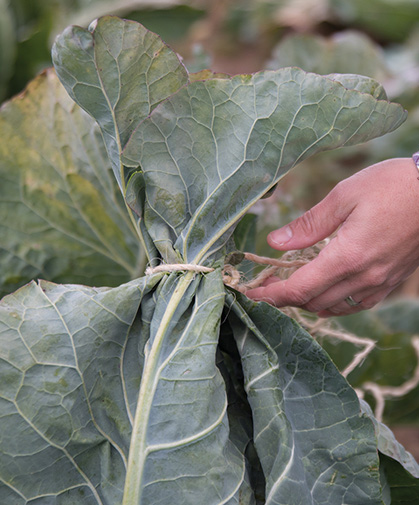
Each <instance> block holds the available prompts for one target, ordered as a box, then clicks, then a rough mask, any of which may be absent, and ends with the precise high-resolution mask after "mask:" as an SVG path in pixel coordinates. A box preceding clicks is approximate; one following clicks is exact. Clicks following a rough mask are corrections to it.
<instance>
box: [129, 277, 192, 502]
mask: <svg viewBox="0 0 419 505" xmlns="http://www.w3.org/2000/svg"><path fill="white" fill-rule="evenodd" d="M194 275H196V274H195V272H187V273H186V274H185V275H184V276H182V278H181V279H180V280H179V284H178V285H177V287H176V289H175V290H174V292H173V294H172V297H171V299H170V301H169V303H168V304H167V307H166V311H165V313H164V316H163V317H162V320H161V323H160V325H159V328H158V330H157V332H156V336H155V338H154V340H153V345H152V347H151V349H150V351H149V353H148V355H147V356H146V359H145V364H144V370H143V375H142V378H141V386H140V391H139V395H138V402H137V408H136V411H135V419H134V426H133V430H132V436H131V443H130V449H129V457H128V468H127V474H126V478H125V487H124V497H123V500H122V505H140V503H141V493H142V481H143V474H144V466H145V462H146V458H147V455H148V452H147V426H148V419H149V416H150V411H151V406H152V403H153V398H154V394H155V391H156V388H157V383H158V380H156V371H157V368H158V363H159V357H160V351H161V347H162V343H163V340H164V338H165V336H166V332H167V329H168V326H169V324H170V320H171V319H172V317H173V315H174V313H175V311H176V309H177V307H178V305H179V303H180V302H181V301H182V298H183V295H184V294H185V292H186V290H187V289H188V287H189V285H190V282H191V280H192V278H193V276H194Z"/></svg>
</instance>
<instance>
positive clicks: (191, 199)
mask: <svg viewBox="0 0 419 505" xmlns="http://www.w3.org/2000/svg"><path fill="white" fill-rule="evenodd" d="M338 78H339V80H341V81H342V82H344V83H345V84H347V83H353V84H354V86H355V87H356V88H357V91H354V90H351V89H348V88H346V87H344V86H343V85H342V84H340V83H339V82H338V81H337V80H333V78H325V77H321V76H318V75H316V74H307V73H305V72H303V71H302V70H300V69H297V68H288V69H281V70H279V71H276V72H261V73H258V74H255V75H252V76H243V75H240V76H236V77H233V78H231V79H213V80H206V81H202V82H200V81H198V82H193V83H191V84H190V85H188V86H186V87H184V88H183V89H181V90H180V91H179V92H178V93H176V94H175V95H173V96H172V97H170V98H169V99H167V100H166V101H165V102H164V103H162V104H161V105H159V106H158V107H157V108H156V109H154V111H153V112H152V113H151V115H150V117H149V118H147V119H146V120H145V121H143V122H142V123H141V124H140V125H139V126H138V128H137V129H136V130H135V131H134V133H133V135H132V136H131V138H130V140H129V141H128V143H127V145H126V148H125V150H124V153H123V163H124V165H126V166H131V167H133V168H135V167H136V166H141V169H142V172H143V173H142V174H141V177H142V178H144V183H145V195H142V194H141V193H140V192H139V194H138V199H139V200H141V198H142V199H143V216H142V217H143V219H144V222H145V226H146V228H147V230H148V232H149V234H150V236H151V239H152V240H153V242H154V244H155V246H156V247H157V248H158V249H159V251H160V254H161V255H162V257H163V259H164V261H167V262H179V261H184V262H186V263H200V262H205V260H206V259H208V258H209V257H210V256H212V259H214V258H217V257H220V256H222V255H223V254H224V252H223V246H224V244H225V243H226V241H227V239H228V237H229V236H230V234H231V230H232V225H233V224H234V223H236V222H237V221H238V220H239V219H240V218H241V217H242V216H243V215H244V214H245V213H246V211H247V210H248V209H249V208H250V207H251V205H253V203H255V202H256V201H257V200H258V199H259V198H261V197H262V196H263V195H264V194H265V193H266V192H267V191H268V190H269V189H270V188H271V187H272V186H274V185H275V184H276V183H277V182H278V180H279V179H280V178H281V177H282V176H283V175H285V174H286V173H287V172H288V171H289V170H290V169H291V168H292V167H293V166H294V165H295V164H297V163H298V162H300V161H302V160H303V159H305V158H307V157H308V156H310V155H312V154H314V153H316V152H319V151H322V150H326V149H332V148H336V147H339V146H342V145H352V144H356V143H359V142H363V141H366V140H368V139H371V138H373V137H376V136H379V135H382V134H384V133H385V132H388V131H391V130H392V129H394V128H396V127H397V126H398V125H399V124H400V123H401V122H402V121H403V120H404V119H405V112H404V111H403V109H402V108H401V107H400V106H398V105H396V104H391V103H389V102H388V101H385V100H377V99H375V98H374V97H373V96H371V95H370V94H369V93H377V89H378V88H377V86H376V85H375V86H373V85H372V81H371V80H370V79H367V78H366V79H362V78H360V77H359V76H357V78H354V77H353V76H352V77H351V76H349V77H345V76H343V77H342V76H339V77H338ZM362 90H363V91H364V92H361V91H362ZM163 181H164V184H162V182H163Z"/></svg>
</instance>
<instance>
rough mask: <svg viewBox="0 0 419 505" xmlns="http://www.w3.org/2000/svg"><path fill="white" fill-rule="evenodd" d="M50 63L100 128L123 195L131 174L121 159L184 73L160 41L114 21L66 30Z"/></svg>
mask: <svg viewBox="0 0 419 505" xmlns="http://www.w3.org/2000/svg"><path fill="white" fill-rule="evenodd" d="M52 58H53V62H54V66H55V69H56V71H57V74H58V76H59V77H60V79H61V81H62V82H63V84H64V85H65V87H66V89H67V91H68V92H69V94H70V96H71V97H72V98H73V99H74V100H75V101H76V102H77V103H78V104H79V105H80V106H81V107H82V108H84V109H85V110H86V111H87V112H88V113H89V114H90V115H91V116H92V117H94V118H95V119H96V121H97V122H98V124H99V126H100V128H101V130H102V134H103V137H104V140H105V144H106V148H107V151H108V154H109V158H110V160H111V162H112V167H113V170H114V173H115V176H116V178H117V180H118V183H119V185H120V187H121V189H122V191H123V193H124V194H125V185H126V180H127V178H128V177H129V174H126V173H125V172H124V169H123V167H122V166H121V162H120V153H121V151H122V149H123V148H124V146H125V144H126V142H127V140H128V139H129V137H130V135H131V133H132V132H133V130H134V129H135V128H136V126H137V125H138V124H139V123H140V122H141V121H142V120H143V119H144V118H146V117H147V116H148V114H149V113H150V111H151V110H152V109H153V108H154V107H155V106H156V105H157V104H158V103H160V102H161V101H162V100H164V99H165V98H167V97H168V96H170V95H171V94H172V93H174V92H175V91H177V90H178V89H179V88H180V87H181V86H182V85H183V84H185V83H186V82H187V81H188V77H187V72H186V69H185V67H184V66H183V65H182V63H181V62H180V60H179V58H178V57H177V55H176V54H175V53H174V52H173V51H172V50H171V49H169V48H168V47H167V46H166V45H165V44H164V43H163V41H162V40H161V38H160V37H159V36H158V35H156V34H154V33H152V32H150V31H148V30H147V29H146V28H144V27H143V26H142V25H140V24H139V23H136V22H133V21H126V20H122V19H119V18H116V17H111V16H108V17H103V18H100V19H99V20H98V21H96V22H94V23H92V25H91V26H90V27H89V30H86V29H84V28H80V27H78V26H72V27H69V28H67V29H66V30H65V31H64V32H63V33H62V34H61V35H60V36H59V37H58V38H57V40H56V42H55V44H54V47H53V50H52Z"/></svg>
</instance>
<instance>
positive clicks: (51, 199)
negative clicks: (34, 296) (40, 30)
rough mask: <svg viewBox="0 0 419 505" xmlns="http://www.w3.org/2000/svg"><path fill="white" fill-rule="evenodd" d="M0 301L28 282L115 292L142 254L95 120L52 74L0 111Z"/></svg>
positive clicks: (133, 272) (131, 274)
mask: <svg viewBox="0 0 419 505" xmlns="http://www.w3.org/2000/svg"><path fill="white" fill-rule="evenodd" d="M0 135H1V139H2V142H1V143H0V179H1V184H0V294H5V293H7V292H10V291H12V290H14V289H16V288H17V287H19V286H21V285H22V284H24V283H26V282H28V281H29V280H30V279H34V278H37V277H41V278H44V279H47V280H52V281H58V282H81V283H86V284H90V285H92V284H96V285H97V284H99V285H100V284H101V285H103V284H108V285H116V284H119V283H121V282H126V281H128V280H129V279H131V278H133V277H134V276H136V275H137V276H138V275H139V274H141V272H142V268H143V266H144V253H143V252H142V251H140V249H139V239H138V235H137V234H136V232H135V230H134V227H133V225H132V224H131V222H130V219H129V215H128V213H127V210H126V208H125V204H124V202H123V200H122V198H121V196H120V192H119V190H118V186H117V184H116V182H115V179H114V177H113V174H112V170H111V168H110V165H109V161H108V159H107V156H106V153H105V152H104V145H103V140H102V137H101V135H100V132H99V131H98V128H97V127H96V125H95V123H94V121H93V120H92V119H91V118H90V117H89V116H88V115H87V114H85V113H84V112H83V111H82V110H81V109H80V108H79V107H78V106H76V105H75V104H74V102H72V101H71V100H69V98H68V96H67V94H66V92H65V90H64V89H63V87H62V86H61V84H60V82H59V81H58V79H57V77H56V76H55V74H54V72H53V71H52V70H49V71H47V72H46V73H44V74H42V75H40V76H39V77H37V78H36V79H35V80H34V81H33V82H32V83H31V84H30V85H29V87H28V88H27V90H26V91H25V92H24V93H23V94H22V95H20V96H18V97H16V98H14V99H13V100H11V101H10V102H8V103H6V104H5V105H3V107H2V109H1V111H0Z"/></svg>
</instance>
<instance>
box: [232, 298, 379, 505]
mask: <svg viewBox="0 0 419 505" xmlns="http://www.w3.org/2000/svg"><path fill="white" fill-rule="evenodd" d="M227 303H231V309H232V312H234V315H233V314H231V315H230V317H229V323H230V325H231V328H232V331H233V335H234V338H235V340H236V343H237V347H238V350H239V353H240V355H241V360H242V366H243V374H244V387H245V391H246V393H247V397H248V400H249V403H250V406H251V408H252V415H253V422H254V443H255V446H256V450H257V452H258V454H259V457H260V461H261V464H262V468H263V471H264V475H265V478H266V504H269V505H273V504H281V505H294V504H306V503H307V504H309V503H310V504H320V503H327V504H342V505H343V504H346V505H350V504H351V505H355V504H361V503H362V504H363V505H369V504H371V505H372V504H375V505H379V504H380V505H381V504H382V501H381V484H380V476H379V461H378V454H377V447H376V442H375V437H374V430H373V426H372V423H371V422H370V421H369V419H368V418H367V417H366V416H364V415H361V412H360V407H359V401H358V398H357V395H356V393H355V392H354V390H353V389H352V388H351V387H350V386H349V384H348V383H347V382H346V380H345V379H344V378H343V377H342V376H341V375H340V373H339V371H338V370H337V369H336V367H335V366H334V365H333V363H332V362H331V360H330V358H329V357H328V356H327V354H326V353H325V352H324V351H323V350H322V348H321V347H320V346H319V345H318V344H317V343H316V342H315V341H314V340H313V338H312V337H311V336H310V335H308V334H307V333H306V332H305V331H304V330H302V329H301V328H299V327H298V325H297V323H295V321H293V320H292V319H290V318H288V317H287V316H285V315H284V314H282V313H281V312H279V311H278V310H276V309H274V308H273V307H271V306H270V305H267V304H264V303H260V304H255V303H254V302H250V301H249V300H247V299H246V298H245V297H243V296H239V297H238V299H237V298H236V297H233V296H231V295H230V296H229V297H228V302H227ZM275 441H276V442H275Z"/></svg>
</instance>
